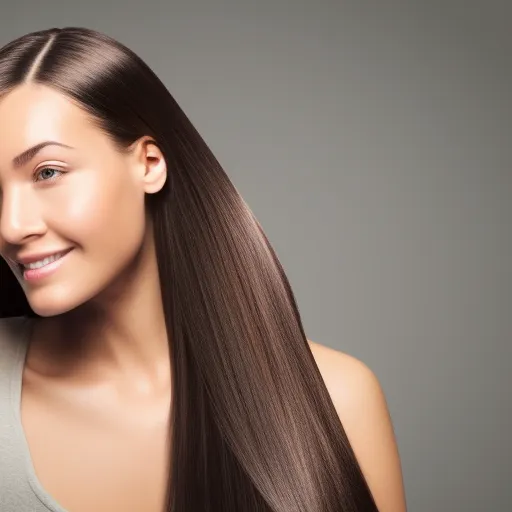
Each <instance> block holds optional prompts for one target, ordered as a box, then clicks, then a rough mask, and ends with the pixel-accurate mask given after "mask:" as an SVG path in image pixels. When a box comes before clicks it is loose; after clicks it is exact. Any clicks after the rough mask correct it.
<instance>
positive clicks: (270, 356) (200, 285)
mask: <svg viewBox="0 0 512 512" xmlns="http://www.w3.org/2000/svg"><path fill="white" fill-rule="evenodd" d="M24 82H33V83H40V84H44V85H46V86H48V87H52V88H53V89H56V90H58V91H60V92H61V93H63V94H65V95H67V96H68V97H69V98H71V99H72V100H73V101H74V102H75V103H76V104H77V105H78V106H80V108H82V109H83V110H84V111H85V112H86V113H88V114H90V115H91V116H92V119H94V120H95V122H97V125H98V127H99V128H100V129H102V130H103V131H104V132H105V134H106V135H107V136H108V137H110V138H111V140H112V141H113V142H114V143H115V144H116V147H117V148H119V151H123V149H124V148H126V147H127V146H129V145H130V144H131V143H133V142H134V141H135V140H137V139H138V138H140V137H142V136H145V135H149V136H150V137H151V138H152V139H153V140H154V141H155V143H156V144H157V145H158V147H159V148H160V150H161V151H162V153H163V155H164V157H165V160H166V163H167V168H168V178H167V181H166V183H165V185H164V188H163V189H162V190H161V191H160V192H158V193H157V194H154V195H151V196H148V197H147V207H148V208H149V209H150V211H151V215H152V218H153V224H154V230H155V244H156V253H157V259H158V269H159V277H160V285H161V293H162V301H163V306H164V313H165V322H166V326H167V331H168V333H169V340H170V341H171V340H172V354H173V357H172V361H171V369H172V377H173V380H172V390H173V400H172V404H171V416H170V422H171V423H170V425H169V437H170V440H171V449H170V454H169V474H168V486H167V493H166V504H165V511H172V512H191V511H202V512H208V511H209V512H217V511H223V512H256V511H262V512H263V511H268V512H270V511H273V512H341V511H343V512H356V511H358V512H362V511H364V512H370V511H377V507H376V505H375V502H374V500H373V497H372V495H371V492H370V489H369V487H368V485H367V483H366V481H365V478H364V476H363V473H362V472H361V469H360V466H359V465H358V462H357V460H356V458H355V455H354V452H353V450H352V448H351V446H350V444H349V441H348V438H347V436H346V434H345V431H344V429H343V425H342V423H341V421H340V419H339V417H338V415H337V412H336V409H335V407H334V405H333V402H332V400H331V397H330V395H329V393H328V391H327V388H326V386H325V384H324V381H323V379H322V376H321V374H320V372H319V369H318V367H317V365H316V363H315V360H314V358H313V355H312V352H311V349H310V347H309V344H308V340H307V338H306V335H305V332H304V328H303V325H302V322H301V318H300V315H299V311H298V308H297V305H296V301H295V298H294V295H293V293H292V290H291V288H290V284H289V281H288V279H287V278H286V275H285V273H284V271H283V268H282V266H281V264H280V262H279V260H278V258H277V256H276V254H275V252H274V250H273V249H272V247H271V245H270V243H269V241H268V239H267V237H266V236H265V234H264V232H263V230H262V228H261V226H260V224H259V223H258V221H257V220H256V218H255V216H254V215H253V213H252V211H251V210H250V209H249V207H248V206H247V204H246V203H245V202H244V200H243V199H242V197H241V196H240V194H239V193H238V191H237V190H236V188H235V187H234V185H233V184H232V183H231V181H230V180H229V178H228V176H227V174H226V173H225V171H224V170H223V169H222V167H221V166H220V164H219V162H218V161H217V160H216V158H215V157H214V155H213V154H212V152H211V151H210V149H209V148H208V146H207V145H206V143H205V142H204V140H203V139H202V138H201V136H200V135H199V133H198V132H197V131H196V129H195V128H194V126H193V125H192V123H191V122H190V120H189V119H188V118H187V117H186V115H185V114H184V112H183V111H182V110H181V108H180V107H179V106H178V104H177V103H176V101H175V100H174V98H173V97H172V95H171V94H170V93H169V91H168V90H167V88H166V87H165V86H164V84H163V83H162V82H161V81H160V79H159V78H158V77H157V76H156V75H155V74H154V72H153V71H152V70H151V69H150V68H149V67H148V65H146V64H145V63H144V62H143V61H142V60H141V58H140V57H138V56H137V55H136V54H135V53H133V52H132V51H131V50H129V49H128V48H127V47H126V46H124V45H122V44H121V43H120V42H118V41H116V40H114V39H112V38H110V37H108V36H106V35H105V34H102V33H99V32H96V31H93V30H89V29H85V28H78V27H68V28H63V29H57V28H53V29H49V30H42V31H38V32H33V33H30V34H27V35H24V36H22V37H19V38H18V39H16V40H14V41H12V42H10V43H8V44H7V45H5V46H4V47H3V48H1V49H0V94H4V93H6V92H8V91H9V90H12V89H13V88H14V87H16V86H18V85H19V84H22V83H24ZM0 214H1V210H0ZM0 260H1V262H0V316H3V317H9V316H35V314H34V312H33V311H32V310H31V308H30V306H29V305H28V303H27V300H26V298H25V296H24V294H23V292H22V290H21V287H20V286H19V284H18V282H17V280H16V279H15V278H14V276H13V274H12V272H11V271H10V269H9V267H8V266H7V264H6V263H5V262H4V261H3V259H1V258H0Z"/></svg>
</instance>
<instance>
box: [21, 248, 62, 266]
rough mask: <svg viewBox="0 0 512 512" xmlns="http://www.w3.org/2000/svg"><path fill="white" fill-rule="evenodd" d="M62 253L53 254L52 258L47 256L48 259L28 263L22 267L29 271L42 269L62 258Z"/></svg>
mask: <svg viewBox="0 0 512 512" xmlns="http://www.w3.org/2000/svg"><path fill="white" fill-rule="evenodd" d="M63 254H64V253H62V252H61V253H59V254H54V255H53V256H48V258H45V259H44V260H40V261H35V262H34V263H28V264H27V265H23V266H24V267H25V268H26V269H29V270H35V269H36V268H41V267H44V266H45V265H48V264H49V263H52V262H54V261H55V260H58V259H59V258H61V257H62V255H63Z"/></svg>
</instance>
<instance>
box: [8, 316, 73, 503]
mask: <svg viewBox="0 0 512 512" xmlns="http://www.w3.org/2000/svg"><path fill="white" fill-rule="evenodd" d="M32 325H33V319H31V318H28V317H14V318H0V512H48V511H51V512H67V511H66V510H65V509H64V508H63V507H62V506H60V505H59V504H58V503H57V501H56V500H55V499H54V498H53V497H52V496H50V494H49V493H48V492H47V491H45V489H44V488H43V486H42V485H41V483H40V482H39V480H38V478H37V476H36V473H35V470H34V465H33V463H32V458H31V456H30V451H29V447H28V443H27V440H26V437H25V433H24V430H23V426H22V423H21V389H22V377H23V369H24V366H25V358H26V354H27V349H28V345H29V341H30V334H31V328H32Z"/></svg>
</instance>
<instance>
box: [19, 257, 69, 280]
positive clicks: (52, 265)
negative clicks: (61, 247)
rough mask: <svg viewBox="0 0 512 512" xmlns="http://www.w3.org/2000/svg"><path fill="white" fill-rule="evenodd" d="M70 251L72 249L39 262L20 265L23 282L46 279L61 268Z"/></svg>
mask: <svg viewBox="0 0 512 512" xmlns="http://www.w3.org/2000/svg"><path fill="white" fill-rule="evenodd" d="M72 250H73V249H68V250H66V251H63V252H59V253H57V254H52V255H51V256H48V257H47V258H44V259H42V260H40V261H35V262H33V263H27V264H25V265H20V269H21V272H22V273H23V278H24V279H25V281H35V280H39V279H42V278H44V277H48V276H49V275H51V274H53V273H54V272H55V271H56V270H58V269H59V268H60V267H61V265H62V264H63V262H64V261H65V260H66V256H67V255H68V254H69V253H70V252H71V251H72Z"/></svg>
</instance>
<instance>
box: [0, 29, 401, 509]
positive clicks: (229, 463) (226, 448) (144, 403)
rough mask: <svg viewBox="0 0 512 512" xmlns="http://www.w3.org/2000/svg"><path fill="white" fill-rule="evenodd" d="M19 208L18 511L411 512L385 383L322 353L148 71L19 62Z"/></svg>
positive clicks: (94, 47)
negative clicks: (389, 412) (385, 393)
mask: <svg viewBox="0 0 512 512" xmlns="http://www.w3.org/2000/svg"><path fill="white" fill-rule="evenodd" d="M0 187H1V188H0V190H1V195H0V201H1V202H0V207H1V209H0V254H1V255H2V265H3V266H2V269H1V275H0V279H1V281H0V282H1V308H2V316H3V317H9V318H4V319H3V320H2V321H1V322H0V350H1V351H2V359H1V361H2V362H1V363H0V364H1V365H2V366H0V378H1V380H0V413H1V417H2V422H1V427H0V428H1V429H2V430H0V452H1V453H2V454H3V457H2V462H1V468H0V510H2V511H4V510H5V511H7V510H9V511H11V510H16V511H22V510H27V511H28V510H31V511H48V510H52V511H60V512H65V511H68V512H85V511H87V512H89V511H91V510H94V511H95V512H103V511H109V512H111V511H117V510H122V511H123V512H128V511H142V510H143V511H144V512H152V511H162V510H165V511H171V510H172V511H175V512H184V511H211V512H215V511H228V512H231V511H233V512H235V511H237V512H238V511H247V512H253V511H274V512H295V511H297V512H298V511H307V512H311V511H319V512H320V511H321V512H334V511H347V512H348V511H351V512H352V511H375V510H380V512H400V511H404V510H405V503H404V497H403V488H402V477H401V473H400V463H399V458H398V454H397V450H396V443H395V439H394V436H393V431H392V427H391V422H390V419H389V415H388V413H387V410H386V406H385V399H384V396H383V394H382V390H381V388H380V386H379V383H378V381H377V379H376V378H375V376H374V375H373V373H372V372H371V371H370V370H369V369H368V368H367V367H366V366H365V365H364V364H363V363H361V362H360V361H358V360H356V359H354V358H352V357H350V356H348V355H346V354H343V353H341V352H337V351H335V350H333V349H329V348H328V347H323V346H322V345H319V344H315V343H313V342H311V341H309V340H307V339H306V336H305V333H304V329H303V326H302V323H301V319H300V316H299V312H298V309H297V306H296V303H295V300H294V296H293V293H292V291H291V289H290V285H289V283H288V280H287V279H286V276H285V274H284V272H283V269H282V267H281V265H280V263H279V261H278V259H277V257H276V255H275V253H274V251H273V250H272V248H271V246H270V244H269V242H268V240H267V238H266V237H265V235H264V233H263V231H262V229H261V227H260V225H259V224H258V221H257V220H256V219H255V217H254V215H253V214H252V212H251V210H250V209H249V208H248V206H247V205H246V203H245V202H244V201H243V199H242V198H241V197H240V195H239V194H238V192H237V191H236V189H235V187H234V186H233V184H232V183H231V182H230V181H229V179H228V177H227V175H226V173H225V172H224V171H223V169H222V168H221V167H220V165H219V163H218V162H217V160H216V159H215V157H214V156H213V155H212V153H211V152H210V150H209V149H208V147H207V146H206V144H205V143H204V141H203V140H202V139H201V137H200V136H199V134H198V133H197V131H196V130H195V128H194V127H193V125H192V124H191V123H190V121H189V120H188V119H187V117H186V116H185V114H184V113H183V112H182V110H181V109H180V107H179V106H178V105H177V104H176V102H175V100H174V99H173V98H172V96H171V95H170V94H169V92H168V91H167V89H166V88H165V86H164V85H163V84H162V82H161V81H160V80H159V79H158V78H157V77H156V76H155V74H154V73H153V72H152V71H151V70H150V69H149V68H148V66H147V65H146V64H145V63H144V62H143V61H142V60H141V59H140V58H139V57H137V56H136V55H135V54H134V53H133V52H131V51H130V50H129V49H127V48H126V47H124V46H123V45H121V44H120V43H118V42H116V41H114V40H113V39H111V38H109V37H107V36H105V35H103V34H100V33H98V32H95V31H92V30H87V29H83V28H65V29H51V30H45V31H39V32H35V33H32V34H28V35H25V36H23V37H21V38H19V39H17V40H15V41H13V42H11V43H9V44H7V45H6V46H4V47H3V48H2V49H1V50H0ZM340 420H341V421H340Z"/></svg>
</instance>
